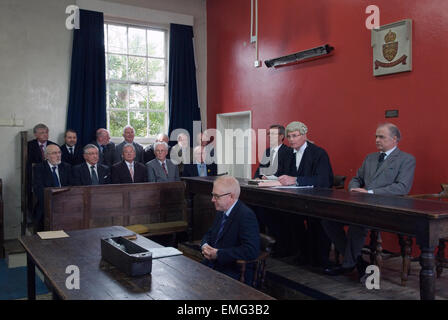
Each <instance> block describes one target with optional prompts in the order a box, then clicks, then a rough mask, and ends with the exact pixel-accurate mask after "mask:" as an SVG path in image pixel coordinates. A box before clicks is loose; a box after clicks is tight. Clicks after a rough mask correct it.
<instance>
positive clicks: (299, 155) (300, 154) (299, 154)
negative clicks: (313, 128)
mask: <svg viewBox="0 0 448 320" xmlns="http://www.w3.org/2000/svg"><path fill="white" fill-rule="evenodd" d="M307 146H308V143H307V142H306V141H305V143H304V144H302V146H301V147H300V148H299V150H296V149H294V153H295V154H296V169H297V170H299V167H300V162H301V161H302V157H303V153H304V152H305V149H306V147H307Z"/></svg>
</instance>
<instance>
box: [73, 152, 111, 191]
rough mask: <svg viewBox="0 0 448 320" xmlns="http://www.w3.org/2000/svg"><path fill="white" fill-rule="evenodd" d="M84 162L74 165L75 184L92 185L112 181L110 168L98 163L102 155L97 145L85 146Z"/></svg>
mask: <svg viewBox="0 0 448 320" xmlns="http://www.w3.org/2000/svg"><path fill="white" fill-rule="evenodd" d="M83 150H84V160H85V161H84V162H83V163H82V164H79V165H77V166H75V167H73V181H72V184H73V185H74V186H90V185H98V184H109V183H110V169H109V167H108V166H106V165H104V164H100V163H98V161H99V159H100V156H99V151H98V148H97V146H95V145H93V144H88V145H86V146H85V147H84V149H83Z"/></svg>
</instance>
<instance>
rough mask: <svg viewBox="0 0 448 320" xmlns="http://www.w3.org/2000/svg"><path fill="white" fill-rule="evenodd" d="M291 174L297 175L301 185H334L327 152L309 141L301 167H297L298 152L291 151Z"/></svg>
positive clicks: (324, 186) (323, 186)
mask: <svg viewBox="0 0 448 320" xmlns="http://www.w3.org/2000/svg"><path fill="white" fill-rule="evenodd" d="M291 155H292V158H291V169H290V170H291V173H290V174H289V175H290V176H294V177H297V182H298V185H299V186H315V187H320V188H331V187H332V186H333V169H332V168H331V164H330V158H329V157H328V154H327V152H326V151H325V150H324V149H322V148H320V147H318V146H316V145H315V144H313V143H311V142H309V141H307V147H306V149H305V151H304V152H303V155H302V160H301V161H300V166H299V169H297V168H296V154H295V153H294V151H291Z"/></svg>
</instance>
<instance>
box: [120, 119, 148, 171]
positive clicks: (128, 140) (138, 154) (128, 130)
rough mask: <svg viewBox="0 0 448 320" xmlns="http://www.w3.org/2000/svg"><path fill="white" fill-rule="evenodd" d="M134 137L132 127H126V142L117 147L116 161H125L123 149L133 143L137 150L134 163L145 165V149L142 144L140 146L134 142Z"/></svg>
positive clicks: (124, 132) (124, 136) (124, 134)
mask: <svg viewBox="0 0 448 320" xmlns="http://www.w3.org/2000/svg"><path fill="white" fill-rule="evenodd" d="M134 137H135V130H134V128H133V127H132V126H130V125H127V126H126V127H124V129H123V138H124V141H123V142H122V143H120V144H118V145H117V146H116V147H115V159H117V160H118V159H119V160H124V159H123V147H124V145H125V144H127V143H131V144H132V145H133V146H134V148H135V159H134V161H138V162H141V163H143V164H144V163H145V162H144V160H143V153H144V151H143V147H142V146H141V145H140V144H138V143H137V142H134Z"/></svg>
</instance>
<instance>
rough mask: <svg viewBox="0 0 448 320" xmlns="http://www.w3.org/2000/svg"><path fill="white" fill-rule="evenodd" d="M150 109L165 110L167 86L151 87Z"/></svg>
mask: <svg viewBox="0 0 448 320" xmlns="http://www.w3.org/2000/svg"><path fill="white" fill-rule="evenodd" d="M149 109H151V110H165V87H161V86H152V87H149Z"/></svg>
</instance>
